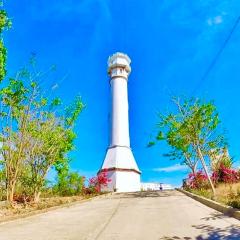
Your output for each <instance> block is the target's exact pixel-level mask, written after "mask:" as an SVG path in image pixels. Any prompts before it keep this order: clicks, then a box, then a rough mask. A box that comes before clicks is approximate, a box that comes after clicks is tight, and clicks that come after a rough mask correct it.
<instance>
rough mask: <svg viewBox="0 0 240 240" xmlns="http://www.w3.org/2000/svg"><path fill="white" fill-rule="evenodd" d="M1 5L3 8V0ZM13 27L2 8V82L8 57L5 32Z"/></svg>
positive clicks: (0, 21) (0, 60)
mask: <svg viewBox="0 0 240 240" xmlns="http://www.w3.org/2000/svg"><path fill="white" fill-rule="evenodd" d="M0 6H1V8H3V1H0ZM10 27H11V21H10V19H9V18H8V15H7V12H6V11H5V10H4V9H0V82H1V81H2V80H3V79H4V77H5V75H6V58H7V50H6V47H5V45H4V41H3V32H4V31H5V30H6V29H9V28H10Z"/></svg>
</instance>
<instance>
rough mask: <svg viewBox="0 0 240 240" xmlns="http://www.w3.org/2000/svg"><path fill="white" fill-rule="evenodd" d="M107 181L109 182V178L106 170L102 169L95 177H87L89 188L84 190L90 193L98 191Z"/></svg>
mask: <svg viewBox="0 0 240 240" xmlns="http://www.w3.org/2000/svg"><path fill="white" fill-rule="evenodd" d="M109 182H111V179H109V178H108V176H107V171H106V170H103V171H102V172H101V173H99V174H98V175H97V176H96V177H92V178H90V179H89V188H88V189H86V190H87V191H88V192H90V193H99V192H101V190H102V188H103V187H106V186H107V185H108V183H109Z"/></svg>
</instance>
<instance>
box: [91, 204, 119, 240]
mask: <svg viewBox="0 0 240 240" xmlns="http://www.w3.org/2000/svg"><path fill="white" fill-rule="evenodd" d="M120 203H121V199H120V200H119V202H118V204H117V206H116V207H115V209H114V211H113V212H112V214H111V216H110V218H109V219H108V221H107V222H106V223H105V225H104V226H103V228H102V229H101V230H100V231H99V233H98V235H97V236H96V237H95V240H98V239H99V237H100V236H101V235H102V233H103V232H104V231H105V229H106V228H107V226H108V225H109V223H110V222H111V221H112V219H113V217H114V216H115V215H116V213H117V211H118V209H119V206H120Z"/></svg>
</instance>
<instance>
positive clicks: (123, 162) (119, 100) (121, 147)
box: [98, 52, 141, 192]
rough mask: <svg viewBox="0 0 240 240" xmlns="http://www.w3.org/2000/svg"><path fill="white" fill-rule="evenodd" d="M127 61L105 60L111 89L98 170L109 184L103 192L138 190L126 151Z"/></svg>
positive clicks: (123, 58)
mask: <svg viewBox="0 0 240 240" xmlns="http://www.w3.org/2000/svg"><path fill="white" fill-rule="evenodd" d="M130 63H131V60H130V58H129V57H128V56H127V55H126V54H123V53H119V52H117V53H115V54H113V55H112V56H110V57H109V59H108V75H109V77H110V87H111V132H110V143H109V147H108V149H107V153H106V156H105V159H104V161H103V164H102V167H101V169H100V170H99V172H98V173H101V172H102V171H105V172H106V173H107V176H108V178H109V179H110V180H111V181H110V182H109V183H108V186H107V187H105V188H104V190H107V191H116V192H133V191H139V190H140V175H141V172H140V170H139V168H138V166H137V163H136V161H135V159H134V156H133V153H132V149H131V148H130V136H129V119H128V76H129V74H130V72H131V67H130Z"/></svg>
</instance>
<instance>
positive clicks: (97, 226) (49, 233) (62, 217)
mask: <svg viewBox="0 0 240 240" xmlns="http://www.w3.org/2000/svg"><path fill="white" fill-rule="evenodd" d="M55 239H56V240H81V239H86V240H89V239H90V240H92V239H95V240H97V239H99V240H100V239H101V240H103V239H104V240H115V239H124V240H134V239H137V240H138V239H139V240H141V239H144V240H152V239H153V240H155V239H158V240H160V239H165V240H177V239H185V240H189V239H197V240H201V239H210V240H213V239H238V240H240V221H238V220H236V219H233V218H230V217H226V216H224V215H222V214H221V213H219V212H217V211H214V210H212V209H210V208H208V207H206V206H204V205H202V204H200V203H199V202H196V201H195V200H193V199H191V198H188V197H187V196H185V195H183V194H182V193H179V192H177V191H166V192H165V191H164V192H142V193H125V194H114V195H112V196H105V197H103V198H100V199H93V200H91V201H89V202H85V203H79V204H77V205H74V206H71V207H68V208H62V209H58V210H53V211H50V212H48V213H44V214H41V215H35V216H32V217H29V218H25V219H20V220H16V221H12V222H8V223H4V224H1V225H0V240H55Z"/></svg>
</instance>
